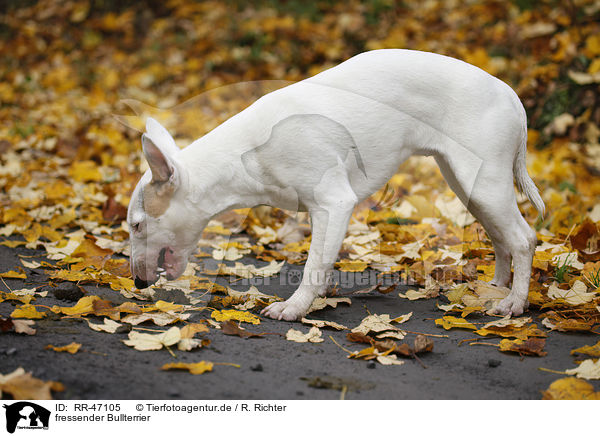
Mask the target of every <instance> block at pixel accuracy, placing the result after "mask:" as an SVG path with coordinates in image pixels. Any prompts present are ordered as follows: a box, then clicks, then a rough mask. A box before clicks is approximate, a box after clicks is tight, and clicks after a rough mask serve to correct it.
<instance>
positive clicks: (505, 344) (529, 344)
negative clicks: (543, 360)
mask: <svg viewBox="0 0 600 436" xmlns="http://www.w3.org/2000/svg"><path fill="white" fill-rule="evenodd" d="M544 345H546V339H544V338H529V339H527V340H525V341H523V340H521V339H515V340H512V341H511V340H510V339H502V340H501V341H500V351H509V352H513V353H518V354H519V355H521V356H545V355H546V354H548V353H547V352H545V351H544Z"/></svg>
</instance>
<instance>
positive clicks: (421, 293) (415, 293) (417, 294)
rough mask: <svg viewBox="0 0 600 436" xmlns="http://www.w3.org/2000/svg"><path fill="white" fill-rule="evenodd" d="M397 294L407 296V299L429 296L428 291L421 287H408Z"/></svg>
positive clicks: (401, 296)
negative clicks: (420, 288)
mask: <svg viewBox="0 0 600 436" xmlns="http://www.w3.org/2000/svg"><path fill="white" fill-rule="evenodd" d="M398 296H399V297H400V298H407V299H409V300H419V299H421V298H431V296H430V295H429V291H427V290H426V289H422V290H420V291H417V290H415V289H409V290H408V291H406V293H404V294H403V293H402V292H400V293H399V294H398Z"/></svg>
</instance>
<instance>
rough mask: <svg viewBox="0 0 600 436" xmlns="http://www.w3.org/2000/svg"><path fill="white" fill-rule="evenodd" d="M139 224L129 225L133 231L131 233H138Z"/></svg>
mask: <svg viewBox="0 0 600 436" xmlns="http://www.w3.org/2000/svg"><path fill="white" fill-rule="evenodd" d="M140 224H141V223H133V224H132V225H131V230H133V231H134V232H136V233H137V232H139V231H140Z"/></svg>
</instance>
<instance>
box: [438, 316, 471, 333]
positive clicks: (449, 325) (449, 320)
mask: <svg viewBox="0 0 600 436" xmlns="http://www.w3.org/2000/svg"><path fill="white" fill-rule="evenodd" d="M435 325H439V326H441V327H443V328H444V329H446V330H450V329H453V328H455V329H469V330H477V327H475V325H474V324H472V323H470V322H469V321H467V320H466V319H464V318H456V317H455V316H444V317H442V318H440V319H436V320H435Z"/></svg>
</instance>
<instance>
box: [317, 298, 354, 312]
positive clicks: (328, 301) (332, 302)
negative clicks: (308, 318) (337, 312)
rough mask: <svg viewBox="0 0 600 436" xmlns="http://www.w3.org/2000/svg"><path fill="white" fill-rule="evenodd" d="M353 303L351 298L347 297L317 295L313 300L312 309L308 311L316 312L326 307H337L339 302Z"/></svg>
mask: <svg viewBox="0 0 600 436" xmlns="http://www.w3.org/2000/svg"><path fill="white" fill-rule="evenodd" d="M340 303H345V304H352V301H350V299H349V298H346V297H333V298H331V297H317V298H315V300H314V301H313V302H312V304H311V306H310V309H308V313H311V312H315V311H317V310H322V309H325V308H326V307H332V308H334V309H335V308H336V307H337V305H338V304H340Z"/></svg>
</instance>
